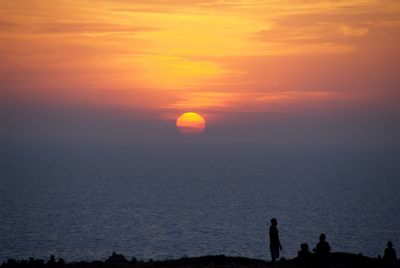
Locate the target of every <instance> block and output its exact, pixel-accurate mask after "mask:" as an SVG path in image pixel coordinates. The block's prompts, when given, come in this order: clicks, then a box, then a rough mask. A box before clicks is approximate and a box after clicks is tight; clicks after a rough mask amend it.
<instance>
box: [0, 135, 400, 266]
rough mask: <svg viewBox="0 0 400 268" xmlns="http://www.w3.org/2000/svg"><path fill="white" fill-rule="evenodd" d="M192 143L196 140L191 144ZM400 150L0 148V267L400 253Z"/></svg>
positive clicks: (186, 146) (155, 145)
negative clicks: (118, 257)
mask: <svg viewBox="0 0 400 268" xmlns="http://www.w3.org/2000/svg"><path fill="white" fill-rule="evenodd" d="M193 143H196V142H193ZM399 156H400V153H399V151H398V150H395V149H393V150H388V149H385V150H379V149H374V150H372V149H362V148H352V149H349V148H345V147H343V148H342V149H338V148H337V147H335V146H330V147H329V148H326V147H323V146H320V147H319V148H318V147H313V148H309V147H307V146H305V145H303V146H282V147H280V146H276V145H274V146H273V145H271V144H262V145H257V144H246V143H244V144H236V143H233V142H232V143H229V142H227V143H224V144H222V145H221V144H216V145H215V144H214V145H213V144H211V145H210V144H192V142H191V141H187V142H185V143H184V144H164V143H162V142H160V143H151V142H146V143H143V144H139V145H133V144H130V145H123V144H122V145H115V144H104V143H102V144H91V145H87V144H85V145H79V144H73V145H70V144H66V145H57V146H55V145H50V144H47V145H40V146H38V145H26V144H25V145H21V144H14V145H3V146H2V151H1V163H0V261H4V260H6V259H8V258H17V259H22V258H23V259H26V258H28V257H34V258H45V259H47V258H48V257H49V256H50V255H51V254H54V255H55V256H56V257H57V258H64V259H65V260H67V261H78V260H104V259H106V258H107V257H108V256H110V255H111V253H112V252H113V251H115V252H117V253H122V254H124V255H125V256H126V257H127V258H128V259H129V258H132V257H136V258H138V259H142V260H147V259H157V260H163V259H169V258H180V257H184V256H187V257H192V256H201V255H208V254H212V255H217V254H225V255H232V256H244V257H251V258H259V259H266V260H269V259H270V253H269V249H268V228H269V225H270V224H269V222H270V219H271V218H272V217H275V218H277V220H278V229H279V233H280V238H281V242H282V245H283V252H282V256H283V257H285V258H291V257H294V256H296V255H297V251H298V250H299V248H300V244H301V243H305V242H306V243H308V244H309V246H310V248H313V247H314V246H315V244H316V243H317V242H318V237H319V235H320V234H321V233H325V234H326V236H327V241H328V242H329V243H330V245H331V247H332V251H335V252H343V251H344V252H353V253H362V254H364V255H366V256H372V257H376V256H377V255H378V254H383V250H384V248H385V245H386V242H387V241H388V240H392V241H393V243H394V245H395V247H396V246H397V248H400V181H399V180H400V157H399Z"/></svg>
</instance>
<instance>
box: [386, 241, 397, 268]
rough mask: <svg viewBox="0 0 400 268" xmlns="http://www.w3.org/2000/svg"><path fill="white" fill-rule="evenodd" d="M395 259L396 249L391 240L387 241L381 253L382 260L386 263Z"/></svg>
mask: <svg viewBox="0 0 400 268" xmlns="http://www.w3.org/2000/svg"><path fill="white" fill-rule="evenodd" d="M396 260H397V256H396V250H395V249H394V248H393V243H392V241H388V242H387V248H385V253H384V254H383V261H384V262H386V263H391V262H395V261H396Z"/></svg>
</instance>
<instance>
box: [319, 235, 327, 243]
mask: <svg viewBox="0 0 400 268" xmlns="http://www.w3.org/2000/svg"><path fill="white" fill-rule="evenodd" d="M325 240H326V236H325V234H321V235H320V236H319V241H321V242H322V241H325Z"/></svg>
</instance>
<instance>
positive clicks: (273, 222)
mask: <svg viewBox="0 0 400 268" xmlns="http://www.w3.org/2000/svg"><path fill="white" fill-rule="evenodd" d="M271 224H272V225H273V226H277V225H278V221H277V220H276V219H275V218H272V219H271Z"/></svg>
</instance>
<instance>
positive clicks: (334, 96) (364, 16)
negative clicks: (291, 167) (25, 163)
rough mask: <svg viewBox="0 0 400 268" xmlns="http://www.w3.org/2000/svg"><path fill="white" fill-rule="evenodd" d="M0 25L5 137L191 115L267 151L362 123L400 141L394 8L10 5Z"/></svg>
mask: <svg viewBox="0 0 400 268" xmlns="http://www.w3.org/2000/svg"><path fill="white" fill-rule="evenodd" d="M0 18H1V19H0V30H1V31H0V40H1V41H0V57H1V65H0V90H1V91H0V94H1V100H0V103H1V104H2V107H3V108H2V113H3V116H2V117H3V126H5V127H6V128H8V129H11V127H14V128H15V130H13V131H11V130H9V131H5V132H8V134H7V135H8V136H12V137H15V135H16V133H21V132H24V131H23V130H29V131H33V130H32V129H33V128H34V129H36V130H35V131H36V132H37V128H40V127H38V126H40V125H41V124H42V125H45V126H46V127H49V126H50V128H51V125H52V124H53V123H54V122H57V123H56V125H57V127H54V128H59V127H60V125H61V126H63V127H65V125H68V124H69V123H68V122H74V123H71V124H72V125H73V126H75V127H76V125H85V123H76V122H81V121H82V120H83V119H82V116H81V115H82V114H85V115H86V116H83V118H86V119H85V120H86V121H85V122H93V121H96V120H97V122H99V124H100V125H101V124H102V123H101V122H104V118H105V117H106V118H108V117H112V118H113V119H110V120H109V121H107V120H106V121H107V122H108V123H106V124H105V125H106V126H107V127H105V128H106V129H109V126H110V124H111V125H115V124H117V125H118V124H119V123H118V122H121V121H122V122H123V123H121V124H122V125H124V124H125V123H126V122H136V123H137V126H135V127H133V128H134V129H135V132H137V131H136V130H137V129H141V130H143V129H145V128H146V127H143V125H146V126H148V125H150V126H154V127H155V128H156V129H157V128H158V127H159V126H162V127H161V128H163V127H164V126H165V127H166V126H168V127H170V126H172V128H174V122H175V120H176V118H177V117H178V116H179V115H180V114H182V113H183V112H186V111H196V112H199V113H200V114H202V115H203V116H205V117H206V120H207V124H208V125H210V126H211V127H210V129H211V130H212V126H213V125H214V126H216V128H214V129H218V127H220V128H221V129H222V128H224V130H221V131H222V132H224V131H225V132H226V133H232V129H235V131H234V132H235V134H234V135H238V133H240V131H241V130H240V129H243V128H246V126H248V125H247V124H252V122H253V125H252V126H255V127H254V128H253V130H254V131H255V132H257V130H259V129H260V128H263V129H264V130H265V129H268V131H263V132H262V133H260V135H259V136H257V137H261V136H263V137H265V133H274V131H275V132H276V133H281V132H290V131H292V130H293V129H298V128H299V127H300V128H301V127H303V128H312V126H315V125H318V126H319V127H320V128H321V129H329V131H327V132H329V133H332V130H337V129H338V128H341V127H342V128H345V127H346V126H354V123H355V122H356V123H357V124H360V125H362V127H360V128H359V129H358V130H357V131H356V133H370V130H371V129H372V130H374V131H375V130H376V129H380V132H379V133H380V134H379V135H377V136H374V138H371V139H372V140H374V141H376V139H377V137H379V138H381V139H388V136H390V137H392V138H393V137H395V136H396V135H397V134H398V128H397V127H395V125H396V123H399V121H400V120H399V118H400V109H399V103H400V101H399V99H400V92H399V87H400V78H399V70H400V50H399V49H398V46H399V44H400V2H399V1H397V0H345V1H327V0H307V1H301V0H300V1H289V0H287V1H285V0H252V1H250V0H230V1H224V0H185V1H183V0H171V1H164V0H146V1H143V0H137V1H129V0H113V1H112V0H93V1H84V0H76V1H61V0H34V1H23V0H2V1H1V2H0ZM27 107H30V108H27ZM32 107H36V108H32ZM37 107H39V108H37ZM46 109H47V110H46ZM48 110H51V111H57V112H56V114H59V116H58V117H57V118H56V119H48V116H49V115H48V114H49V112H48ZM32 111H33V112H32ZM93 113H95V114H96V116H93ZM6 114H7V115H6ZM43 114H44V115H45V116H43ZM77 114H79V115H77ZM10 115H11V117H10ZM105 115H106V116H105ZM16 118H17V119H18V120H20V121H19V122H21V123H18V122H17V121H16ZM38 118H39V119H38ZM43 118H44V119H43ZM66 118H68V119H66ZM116 118H117V119H116ZM121 118H123V119H121ZM299 118H301V119H299ZM332 118H334V119H332ZM338 118H339V119H338ZM349 118H351V119H349ZM52 120H53V121H52ZM115 120H116V121H115ZM118 120H119V121H118ZM304 120H305V121H304ZM346 120H348V121H346ZM338 121H346V122H345V123H343V124H342V123H340V124H337V122H338ZM40 122H42V123H40ZM60 122H61V123H60ZM282 122H286V126H290V127H280V125H281V124H284V123H282ZM329 122H331V123H329ZM28 123H29V124H30V125H31V127H28V128H24V127H22V128H21V125H27V124H28ZM107 124H108V125H107ZM260 125H261V126H262V127H260ZM221 126H223V127H221ZM277 126H278V127H277ZM365 126H368V127H365ZM46 127H45V128H43V127H42V128H41V129H42V130H41V131H44V130H43V129H46ZM168 127H166V128H168ZM72 128H74V127H72ZM76 128H79V127H76ZM65 129H71V128H69V127H65ZM123 129H124V127H122V130H121V132H124V130H123ZM276 129H279V130H276ZM29 131H25V132H29ZM149 131H150V130H149ZM33 132H34V131H33ZM64 132H65V131H64ZM145 132H146V131H144V134H143V135H142V136H146V134H145ZM151 132H152V133H154V130H151ZM222 132H221V133H222ZM225 132H224V133H225ZM247 132H248V131H247ZM343 132H344V134H343V133H342V134H343V135H346V134H345V133H346V132H347V131H343ZM387 133H390V134H388V136H387V135H386V134H387ZM3 134H4V133H3ZM41 134H42V133H41V132H40V131H39V132H37V135H39V136H40V135H41ZM320 134H321V135H323V134H322V132H320ZM4 135H5V134H4ZM4 135H3V136H4ZM7 135H6V136H7ZM79 135H81V134H79ZM224 135H226V134H221V137H222V136H224ZM304 135H308V134H304ZM335 135H336V134H335ZM358 135H359V134H354V135H353V136H354V137H356V136H358ZM88 136H90V135H89V134H88ZM276 136H277V137H278V136H281V135H280V134H276ZM317 136H318V135H317ZM341 137H342V136H341V135H339V134H338V135H337V139H341ZM252 138H254V137H252ZM379 138H378V139H379ZM393 139H394V140H396V138H393Z"/></svg>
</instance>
